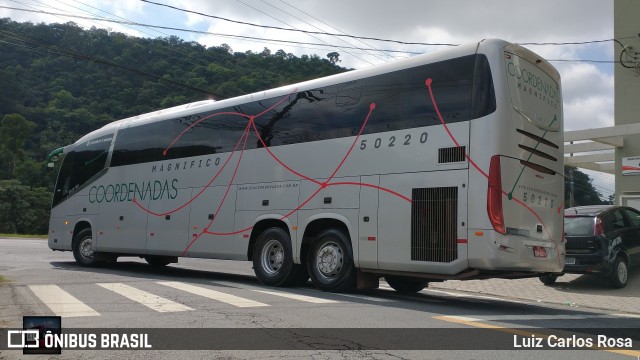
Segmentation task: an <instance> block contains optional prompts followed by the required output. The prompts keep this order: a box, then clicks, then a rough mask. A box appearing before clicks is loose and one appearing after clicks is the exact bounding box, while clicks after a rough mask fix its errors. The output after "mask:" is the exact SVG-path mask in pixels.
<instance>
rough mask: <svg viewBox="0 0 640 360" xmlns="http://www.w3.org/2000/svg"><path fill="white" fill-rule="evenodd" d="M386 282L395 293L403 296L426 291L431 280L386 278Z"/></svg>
mask: <svg viewBox="0 0 640 360" xmlns="http://www.w3.org/2000/svg"><path fill="white" fill-rule="evenodd" d="M384 280H385V281H386V282H387V284H389V286H391V287H392V288H393V289H394V290H395V291H397V292H399V293H403V294H413V293H417V292H418V291H420V290H422V289H424V288H425V287H427V285H429V280H425V279H414V278H407V277H402V276H385V277H384Z"/></svg>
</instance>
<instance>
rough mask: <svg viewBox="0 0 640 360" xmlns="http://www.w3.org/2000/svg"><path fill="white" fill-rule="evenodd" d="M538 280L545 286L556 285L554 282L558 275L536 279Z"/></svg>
mask: <svg viewBox="0 0 640 360" xmlns="http://www.w3.org/2000/svg"><path fill="white" fill-rule="evenodd" d="M538 279H539V280H540V282H541V283H543V284H545V285H553V284H555V283H556V280H558V275H556V274H547V275H541V276H539V277H538Z"/></svg>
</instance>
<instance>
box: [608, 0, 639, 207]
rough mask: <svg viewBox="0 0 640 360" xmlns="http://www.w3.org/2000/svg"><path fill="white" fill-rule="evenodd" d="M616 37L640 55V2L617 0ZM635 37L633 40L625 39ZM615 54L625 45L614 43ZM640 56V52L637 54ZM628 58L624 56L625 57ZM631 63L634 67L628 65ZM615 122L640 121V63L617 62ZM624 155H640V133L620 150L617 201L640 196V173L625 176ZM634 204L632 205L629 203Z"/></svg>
mask: <svg viewBox="0 0 640 360" xmlns="http://www.w3.org/2000/svg"><path fill="white" fill-rule="evenodd" d="M613 10H614V11H613V13H614V15H613V20H614V21H613V23H614V25H613V27H614V36H615V38H616V39H619V40H620V42H621V43H622V44H623V45H624V46H631V47H632V49H631V50H630V51H631V53H634V52H638V53H639V54H640V37H638V33H640V1H638V0H614V3H613ZM626 37H633V38H630V39H623V38H626ZM614 46H615V51H614V56H615V60H616V61H617V60H618V59H619V58H620V53H621V51H622V49H623V48H622V46H620V45H619V44H614ZM637 56H640V55H637ZM624 58H625V57H624V56H623V59H624ZM628 66H631V65H630V64H628ZM614 75H615V125H616V126H617V125H625V124H634V123H640V66H638V67H637V68H635V69H633V68H631V69H630V68H625V67H623V66H622V65H621V64H620V63H616V65H615V70H614ZM623 157H640V134H639V135H633V136H625V137H624V146H623V147H622V148H618V149H617V150H616V203H617V204H620V201H621V196H625V195H627V196H628V195H635V196H637V197H638V198H639V199H640V175H626V176H623V175H622V163H621V159H622V158H623ZM629 205H631V204H629Z"/></svg>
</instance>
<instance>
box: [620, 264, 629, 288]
mask: <svg viewBox="0 0 640 360" xmlns="http://www.w3.org/2000/svg"><path fill="white" fill-rule="evenodd" d="M617 270H618V281H620V283H621V284H624V283H626V282H627V276H628V274H627V264H625V263H624V261H621V262H619V263H618V269H617Z"/></svg>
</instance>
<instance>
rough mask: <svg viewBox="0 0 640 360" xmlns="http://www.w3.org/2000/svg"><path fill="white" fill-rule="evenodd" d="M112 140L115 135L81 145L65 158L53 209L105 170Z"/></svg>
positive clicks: (54, 196) (54, 195)
mask: <svg viewBox="0 0 640 360" xmlns="http://www.w3.org/2000/svg"><path fill="white" fill-rule="evenodd" d="M112 139H113V134H110V135H107V136H102V137H99V138H96V139H91V140H88V141H86V142H83V143H80V144H78V145H76V147H75V149H74V150H73V151H71V152H70V153H68V154H67V155H66V156H65V157H64V160H63V162H62V166H61V167H60V173H58V180H57V181H56V189H55V191H54V194H53V203H52V205H51V207H55V206H56V205H58V204H59V203H60V202H62V201H63V200H65V199H66V198H68V197H69V196H71V195H72V194H74V193H75V192H77V191H78V190H80V188H81V187H82V185H83V184H84V183H86V182H87V181H89V180H90V179H91V178H92V177H93V176H95V175H96V174H98V172H100V170H102V169H104V167H105V164H106V162H107V155H108V154H109V147H110V146H111V140H112Z"/></svg>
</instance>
